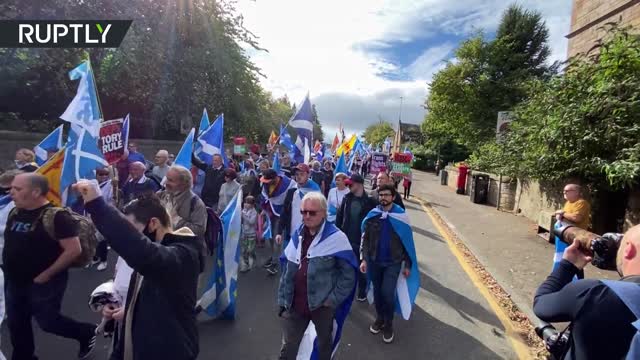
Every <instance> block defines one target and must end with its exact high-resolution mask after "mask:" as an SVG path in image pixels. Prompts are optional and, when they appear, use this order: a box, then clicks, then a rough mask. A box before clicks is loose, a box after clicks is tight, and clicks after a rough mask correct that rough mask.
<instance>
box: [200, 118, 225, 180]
mask: <svg viewBox="0 0 640 360" xmlns="http://www.w3.org/2000/svg"><path fill="white" fill-rule="evenodd" d="M198 143H200V145H201V146H202V152H201V153H200V156H199V158H200V159H201V160H202V161H204V162H205V163H207V164H211V163H213V155H216V154H220V155H222V159H223V160H224V166H225V167H226V166H228V164H229V160H228V159H227V154H225V152H224V114H220V115H219V116H218V118H217V119H216V121H214V122H213V124H212V125H211V126H209V128H208V129H207V130H205V131H204V132H203V133H202V134H200V135H199V136H198Z"/></svg>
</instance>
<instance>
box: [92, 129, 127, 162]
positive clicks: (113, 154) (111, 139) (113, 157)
mask: <svg viewBox="0 0 640 360" xmlns="http://www.w3.org/2000/svg"><path fill="white" fill-rule="evenodd" d="M122 124H123V119H115V120H109V121H105V122H103V123H101V124H100V136H99V139H98V146H99V149H100V151H102V154H103V155H104V158H105V160H107V162H108V163H109V164H114V163H116V162H118V160H120V158H122V155H124V150H125V143H126V139H123V136H122V135H123V131H122Z"/></svg>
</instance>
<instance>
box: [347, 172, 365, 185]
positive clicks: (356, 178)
mask: <svg viewBox="0 0 640 360" xmlns="http://www.w3.org/2000/svg"><path fill="white" fill-rule="evenodd" d="M344 183H345V184H347V185H351V184H353V183H358V184H364V178H363V177H362V175H360V174H353V175H351V177H350V178H348V179H346V180H345V181H344Z"/></svg>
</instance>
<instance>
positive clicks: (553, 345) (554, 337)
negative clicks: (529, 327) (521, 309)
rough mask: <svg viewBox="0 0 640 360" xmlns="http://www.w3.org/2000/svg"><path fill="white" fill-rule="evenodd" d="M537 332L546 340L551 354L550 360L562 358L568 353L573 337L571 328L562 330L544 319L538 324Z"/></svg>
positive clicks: (546, 345)
mask: <svg viewBox="0 0 640 360" xmlns="http://www.w3.org/2000/svg"><path fill="white" fill-rule="evenodd" d="M535 330H536V334H537V335H538V337H540V338H541V339H542V340H543V341H544V345H545V347H546V348H547V351H549V354H551V356H550V357H549V358H548V359H550V360H556V359H558V360H559V359H562V358H564V355H565V354H566V353H567V349H568V347H569V339H570V337H571V332H570V329H565V330H564V331H562V332H560V331H558V330H556V328H555V327H554V326H553V325H551V324H549V323H547V322H544V321H541V322H540V324H539V325H538V326H536V329H535Z"/></svg>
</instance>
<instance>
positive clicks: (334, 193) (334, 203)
mask: <svg viewBox="0 0 640 360" xmlns="http://www.w3.org/2000/svg"><path fill="white" fill-rule="evenodd" d="M349 191H350V190H349V188H348V187H345V188H344V189H342V190H338V188H337V187H335V188H333V189H331V190H329V194H328V196H327V202H328V208H327V221H329V222H335V221H336V214H338V209H340V205H342V200H344V196H345V195H347V194H348V193H349ZM332 207H333V208H335V211H336V213H335V214H332V213H331V209H332Z"/></svg>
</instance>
